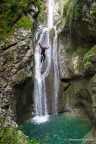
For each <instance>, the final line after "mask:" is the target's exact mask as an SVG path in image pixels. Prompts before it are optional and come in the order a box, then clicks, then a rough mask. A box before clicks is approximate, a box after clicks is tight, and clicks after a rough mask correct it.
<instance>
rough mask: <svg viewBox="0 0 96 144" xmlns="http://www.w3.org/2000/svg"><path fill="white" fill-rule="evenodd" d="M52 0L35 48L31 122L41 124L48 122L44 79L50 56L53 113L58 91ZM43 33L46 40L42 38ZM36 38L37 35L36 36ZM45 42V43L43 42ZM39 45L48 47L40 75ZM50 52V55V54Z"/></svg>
mask: <svg viewBox="0 0 96 144" xmlns="http://www.w3.org/2000/svg"><path fill="white" fill-rule="evenodd" d="M53 10H54V0H48V26H47V27H46V28H43V29H42V32H41V34H40V38H39V40H38V42H37V45H36V48H35V80H34V107H35V115H36V116H35V117H34V118H33V120H34V121H35V122H38V123H41V122H45V121H47V120H48V104H47V95H46V77H48V75H49V73H50V68H51V60H52V59H51V55H52V54H53V55H52V57H53V68H54V96H53V97H54V99H53V102H52V105H53V106H54V107H53V110H52V111H53V113H54V114H57V112H58V89H59V84H58V82H59V80H58V79H59V74H58V62H57V31H56V27H55V26H53V25H54V24H53V23H54V21H53V13H54V11H53ZM52 28H54V32H55V36H54V38H53V45H51V42H50V38H49V36H50V34H49V33H50V30H51V29H52ZM45 33H47V34H46V35H47V36H46V40H45V39H44V38H43V37H44V35H45ZM36 37H37V35H36ZM45 41H46V42H45ZM39 43H42V44H43V45H45V44H46V45H48V47H49V48H48V50H46V68H45V69H44V72H43V74H42V65H44V64H42V63H41V60H40V59H41V52H40V51H41V50H40V46H39ZM51 52H52V54H51Z"/></svg>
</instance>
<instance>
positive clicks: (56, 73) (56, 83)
mask: <svg viewBox="0 0 96 144" xmlns="http://www.w3.org/2000/svg"><path fill="white" fill-rule="evenodd" d="M54 32H55V36H54V39H53V65H54V99H53V113H54V114H57V113H58V92H59V69H58V57H57V36H58V33H57V30H56V26H54Z"/></svg>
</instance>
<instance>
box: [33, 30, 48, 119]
mask: <svg viewBox="0 0 96 144" xmlns="http://www.w3.org/2000/svg"><path fill="white" fill-rule="evenodd" d="M46 30H47V29H46V28H45V29H43V30H42V33H41V36H40V39H39V42H38V43H37V46H36V48H35V82H34V103H35V114H36V116H43V115H47V114H48V110H47V99H46V86H45V79H42V75H41V68H42V67H41V60H40V58H41V53H40V46H39V43H41V41H42V39H43V36H44V34H45V32H46Z"/></svg>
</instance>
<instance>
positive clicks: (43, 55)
mask: <svg viewBox="0 0 96 144" xmlns="http://www.w3.org/2000/svg"><path fill="white" fill-rule="evenodd" d="M39 45H40V48H41V63H42V62H44V61H45V58H46V55H45V50H46V49H48V47H44V46H43V45H41V44H39Z"/></svg>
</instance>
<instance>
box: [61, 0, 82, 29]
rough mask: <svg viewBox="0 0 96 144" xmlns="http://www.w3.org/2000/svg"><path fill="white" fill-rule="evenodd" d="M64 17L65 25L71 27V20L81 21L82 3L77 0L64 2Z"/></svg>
mask: <svg viewBox="0 0 96 144" xmlns="http://www.w3.org/2000/svg"><path fill="white" fill-rule="evenodd" d="M64 16H65V17H66V21H67V23H68V24H69V25H70V26H71V25H72V22H73V20H75V21H76V20H79V21H80V19H82V2H81V1H79V0H65V1H64Z"/></svg>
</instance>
